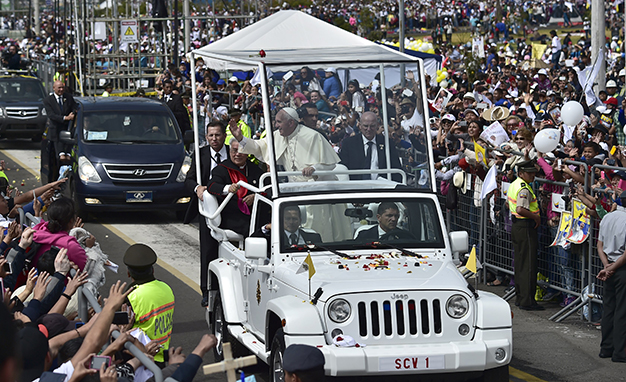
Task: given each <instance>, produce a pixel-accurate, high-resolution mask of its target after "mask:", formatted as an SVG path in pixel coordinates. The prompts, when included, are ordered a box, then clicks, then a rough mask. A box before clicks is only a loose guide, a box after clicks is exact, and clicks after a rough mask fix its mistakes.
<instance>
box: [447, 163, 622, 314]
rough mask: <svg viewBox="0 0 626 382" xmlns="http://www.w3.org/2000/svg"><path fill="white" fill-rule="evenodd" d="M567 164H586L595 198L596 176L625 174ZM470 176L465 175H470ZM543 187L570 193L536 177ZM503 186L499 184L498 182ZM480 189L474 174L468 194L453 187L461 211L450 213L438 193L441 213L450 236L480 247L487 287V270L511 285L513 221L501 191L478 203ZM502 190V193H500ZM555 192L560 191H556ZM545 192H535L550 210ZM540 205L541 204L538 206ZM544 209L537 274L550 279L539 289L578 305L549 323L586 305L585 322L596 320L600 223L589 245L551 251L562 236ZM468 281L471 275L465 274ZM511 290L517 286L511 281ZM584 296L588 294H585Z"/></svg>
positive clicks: (508, 295) (599, 286) (593, 227)
mask: <svg viewBox="0 0 626 382" xmlns="http://www.w3.org/2000/svg"><path fill="white" fill-rule="evenodd" d="M563 163H564V164H566V165H575V166H580V165H583V169H584V170H585V171H584V180H585V182H584V189H585V192H587V193H591V192H590V189H591V185H592V184H593V183H594V175H595V174H594V171H595V170H596V169H601V170H615V171H617V170H623V168H619V167H614V166H602V165H596V166H593V168H592V169H591V171H588V170H587V166H586V164H585V163H583V162H576V161H569V160H565V161H563ZM466 176H467V175H466ZM536 182H537V183H538V184H540V185H549V186H552V187H561V188H563V189H566V187H568V186H569V185H568V184H567V183H563V182H556V181H550V180H547V179H543V178H536ZM499 183H500V182H499ZM478 184H479V185H480V186H482V182H481V181H480V180H478V181H477V176H476V175H471V181H470V182H468V183H467V191H466V192H465V193H463V192H462V191H460V190H458V189H455V188H454V186H453V185H452V184H450V186H449V187H450V189H449V192H453V191H455V190H456V192H457V193H458V206H457V208H456V209H453V210H449V209H446V206H445V201H446V196H444V195H442V194H441V192H438V195H439V201H440V203H441V207H442V211H444V212H445V219H446V226H447V228H448V230H449V231H459V230H461V231H467V232H468V233H469V237H470V248H471V247H472V246H473V245H476V250H477V256H478V259H479V260H480V262H481V263H482V264H483V269H482V270H481V271H479V277H481V278H482V280H483V283H486V276H487V274H486V273H487V271H490V272H492V273H494V274H496V276H499V277H500V278H503V279H504V278H506V277H509V278H510V279H511V280H513V276H514V262H513V245H512V243H511V223H512V222H511V217H510V212H509V211H508V202H507V199H506V195H505V194H504V193H503V192H501V191H498V192H496V193H494V194H493V195H492V196H490V197H488V198H485V200H482V201H481V200H480V190H481V187H477V185H478ZM499 190H501V188H499ZM552 192H556V193H563V191H561V192H559V189H558V188H556V189H555V190H552ZM552 192H550V193H546V194H545V195H542V196H541V197H540V194H541V191H539V187H536V194H537V197H538V198H539V199H540V200H541V199H542V198H544V201H547V202H548V203H543V205H544V206H545V205H546V204H547V205H548V207H549V208H551V205H552V203H551V200H550V198H551V193H552ZM540 206H541V205H540ZM544 206H541V209H542V211H541V215H542V223H541V225H540V228H539V248H538V254H537V256H538V271H539V273H541V274H542V275H543V276H545V277H547V279H548V280H547V281H545V282H539V284H538V285H540V286H542V287H544V288H551V289H553V290H555V291H559V292H561V293H562V294H563V295H567V294H569V295H572V296H574V300H573V301H572V302H570V303H569V305H568V306H565V307H564V308H563V309H561V310H560V311H559V312H558V313H556V314H554V315H553V316H552V317H550V319H551V320H555V321H556V322H560V321H562V320H564V319H565V318H567V317H569V316H570V315H572V314H574V313H576V312H577V311H578V310H579V309H580V308H583V307H584V306H585V305H587V306H588V314H587V318H586V319H587V320H588V321H592V318H593V317H592V316H593V309H592V306H591V303H592V302H595V303H600V304H601V303H602V300H601V298H600V297H599V296H601V295H602V282H600V281H598V280H597V279H596V278H595V276H596V275H597V274H598V272H599V271H600V270H601V269H602V268H603V265H602V263H601V261H600V259H599V257H598V256H597V254H596V253H597V252H596V251H597V246H596V241H597V236H598V222H597V221H596V220H597V219H594V218H593V217H591V222H590V231H589V236H588V238H587V240H586V241H585V242H584V243H582V244H571V245H570V248H569V249H568V250H564V249H562V248H561V247H549V245H550V244H551V243H552V241H553V240H554V237H555V234H556V232H557V231H558V226H557V227H555V228H553V229H551V228H550V227H549V226H548V224H547V219H546V209H545V207H544ZM467 276H469V275H467ZM511 285H513V282H511ZM583 292H584V293H583ZM514 295H515V291H514V288H512V289H511V290H509V291H508V292H505V294H504V295H503V298H505V299H507V300H508V299H510V298H512V297H513V296H514Z"/></svg>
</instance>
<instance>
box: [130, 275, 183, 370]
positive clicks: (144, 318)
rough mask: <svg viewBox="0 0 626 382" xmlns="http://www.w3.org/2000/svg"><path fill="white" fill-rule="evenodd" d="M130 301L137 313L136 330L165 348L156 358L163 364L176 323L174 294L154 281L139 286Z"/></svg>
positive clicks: (160, 283)
mask: <svg viewBox="0 0 626 382" xmlns="http://www.w3.org/2000/svg"><path fill="white" fill-rule="evenodd" d="M128 301H130V305H131V306H132V307H133V311H134V312H135V326H134V327H135V328H141V329H142V330H143V331H144V332H145V333H146V335H147V336H148V337H149V338H150V339H151V340H153V341H157V342H158V343H159V344H160V345H163V348H162V349H161V350H159V352H158V353H157V354H156V355H155V356H154V360H155V361H157V362H163V361H164V359H163V351H164V350H165V351H167V349H168V348H169V347H170V338H171V336H172V324H173V321H174V293H172V289H171V288H170V287H169V286H168V285H167V284H165V283H164V282H162V281H159V280H154V281H150V282H148V283H145V284H139V285H138V286H137V288H136V289H135V290H134V291H133V292H132V293H131V294H130V295H129V296H128Z"/></svg>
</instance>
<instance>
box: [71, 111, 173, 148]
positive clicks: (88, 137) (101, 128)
mask: <svg viewBox="0 0 626 382" xmlns="http://www.w3.org/2000/svg"><path fill="white" fill-rule="evenodd" d="M83 140H84V141H85V142H109V143H175V142H178V141H179V140H180V135H179V133H178V127H177V126H176V124H175V123H174V120H173V119H172V118H171V117H170V116H169V115H168V114H166V113H156V114H155V113H154V112H140V111H106V112H105V111H100V112H85V113H84V115H83Z"/></svg>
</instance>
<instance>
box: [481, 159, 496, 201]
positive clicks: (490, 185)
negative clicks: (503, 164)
mask: <svg viewBox="0 0 626 382" xmlns="http://www.w3.org/2000/svg"><path fill="white" fill-rule="evenodd" d="M496 175H498V166H496V165H493V166H491V168H490V169H489V172H487V176H485V180H484V181H483V189H482V190H480V200H483V199H485V197H486V196H487V195H488V194H489V193H490V192H491V191H493V190H495V189H496V188H498V181H497V180H496Z"/></svg>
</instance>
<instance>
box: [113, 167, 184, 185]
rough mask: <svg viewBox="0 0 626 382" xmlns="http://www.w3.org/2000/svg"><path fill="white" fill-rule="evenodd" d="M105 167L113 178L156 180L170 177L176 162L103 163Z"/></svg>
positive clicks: (122, 179)
mask: <svg viewBox="0 0 626 382" xmlns="http://www.w3.org/2000/svg"><path fill="white" fill-rule="evenodd" d="M103 167H104V170H105V171H106V173H107V175H108V176H109V178H111V179H112V180H121V181H154V180H165V179H167V178H169V176H170V173H171V172H172V168H173V167H174V164H173V163H164V164H103Z"/></svg>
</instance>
